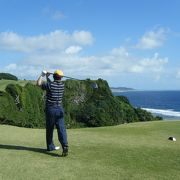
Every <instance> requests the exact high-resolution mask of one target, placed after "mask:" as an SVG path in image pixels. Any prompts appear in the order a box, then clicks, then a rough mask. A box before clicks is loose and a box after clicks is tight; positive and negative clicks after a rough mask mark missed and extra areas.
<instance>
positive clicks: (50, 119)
mask: <svg viewBox="0 0 180 180" xmlns="http://www.w3.org/2000/svg"><path fill="white" fill-rule="evenodd" d="M53 131H54V115H53V109H48V110H47V112H46V144H47V150H48V151H52V150H54V149H55V146H54V143H53Z"/></svg>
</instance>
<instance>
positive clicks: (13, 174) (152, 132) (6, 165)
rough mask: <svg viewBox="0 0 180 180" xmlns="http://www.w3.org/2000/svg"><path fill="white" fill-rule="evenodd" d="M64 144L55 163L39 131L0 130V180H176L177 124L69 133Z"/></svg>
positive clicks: (179, 160)
mask: <svg viewBox="0 0 180 180" xmlns="http://www.w3.org/2000/svg"><path fill="white" fill-rule="evenodd" d="M169 136H174V137H176V139H177V141H176V142H173V141H170V140H168V137H169ZM54 140H55V144H56V145H58V144H59V143H58V140H57V134H56V131H55V132H54ZM68 140H69V146H70V149H69V156H67V157H61V156H60V154H61V151H54V152H51V153H47V152H46V151H45V150H44V149H45V147H46V144H45V130H44V129H26V128H19V127H13V126H6V125H0V179H3V180H4V179H5V180H8V179H9V180H26V179H29V180H33V179H38V180H40V179H42V180H46V179H48V180H49V179H50V180H61V179H62V180H66V179H67V180H71V179H72V180H76V179H77V180H81V179H82V180H86V179H87V180H99V179H100V180H101V179H102V180H111V179H112V180H121V179H122V180H124V179H126V180H130V179H132V180H139V179H142V180H144V179H148V180H155V179H157V180H161V179H162V180H166V179H167V180H172V179H173V180H176V179H177V180H179V179H180V121H161V122H160V121H158V122H140V123H131V124H124V125H119V126H114V127H102V128H85V129H69V130H68Z"/></svg>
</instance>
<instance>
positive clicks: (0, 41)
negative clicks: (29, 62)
mask: <svg viewBox="0 0 180 180" xmlns="http://www.w3.org/2000/svg"><path fill="white" fill-rule="evenodd" d="M93 40H94V38H93V36H92V34H91V33H90V32H88V31H75V32H73V33H72V34H70V33H68V32H66V31H61V30H56V31H53V32H50V33H49V34H45V35H43V34H42V35H38V36H29V37H26V36H21V35H18V34H16V33H14V32H2V33H0V50H9V51H18V52H25V53H31V52H35V51H36V52H41V51H43V52H49V51H61V50H64V49H65V48H67V47H68V46H70V45H71V44H75V45H82V46H83V45H89V44H92V43H93Z"/></svg>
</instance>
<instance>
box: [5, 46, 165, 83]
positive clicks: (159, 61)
mask: <svg viewBox="0 0 180 180" xmlns="http://www.w3.org/2000/svg"><path fill="white" fill-rule="evenodd" d="M75 49H76V48H75ZM73 51H75V50H73V48H72V50H69V54H66V53H63V52H60V53H52V54H44V55H43V54H41V55H39V54H36V55H32V56H29V57H28V58H27V59H26V60H24V61H23V63H21V64H17V65H14V64H11V65H9V66H7V67H6V69H7V70H8V71H11V72H12V73H14V74H16V75H18V76H19V74H20V76H21V77H26V76H30V77H32V78H36V77H37V76H38V74H39V73H40V72H41V71H42V69H46V70H48V71H52V72H53V71H54V70H55V69H62V70H63V71H64V73H65V75H67V76H74V77H80V76H81V77H84V78H87V77H90V78H99V77H101V78H104V79H106V78H107V77H110V76H121V74H122V73H127V74H132V75H133V74H139V75H141V76H142V77H143V75H144V74H146V75H147V74H148V75H149V76H151V77H152V78H153V79H154V80H158V79H160V77H161V75H162V73H164V66H165V65H166V64H167V63H168V59H167V58H160V57H159V55H158V54H157V53H156V54H154V56H153V57H151V58H137V57H133V56H130V55H129V53H128V52H127V50H126V49H125V48H123V47H120V48H115V49H113V50H112V51H110V52H109V53H107V54H106V55H103V56H80V55H78V54H77V53H75V54H73V53H72V52H73ZM70 52H71V53H70Z"/></svg>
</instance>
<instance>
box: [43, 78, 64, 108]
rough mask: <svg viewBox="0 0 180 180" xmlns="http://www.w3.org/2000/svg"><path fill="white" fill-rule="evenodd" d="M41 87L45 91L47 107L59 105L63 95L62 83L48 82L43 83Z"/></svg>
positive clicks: (57, 81)
mask: <svg viewBox="0 0 180 180" xmlns="http://www.w3.org/2000/svg"><path fill="white" fill-rule="evenodd" d="M41 87H42V89H43V90H46V104H47V105H58V106H59V105H61V103H62V98H63V94H64V83H63V82H62V81H59V80H55V81H48V82H45V83H43V84H42V86H41Z"/></svg>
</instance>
